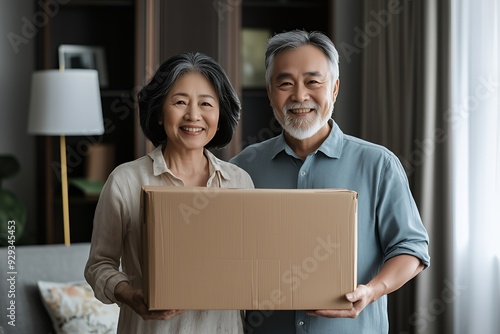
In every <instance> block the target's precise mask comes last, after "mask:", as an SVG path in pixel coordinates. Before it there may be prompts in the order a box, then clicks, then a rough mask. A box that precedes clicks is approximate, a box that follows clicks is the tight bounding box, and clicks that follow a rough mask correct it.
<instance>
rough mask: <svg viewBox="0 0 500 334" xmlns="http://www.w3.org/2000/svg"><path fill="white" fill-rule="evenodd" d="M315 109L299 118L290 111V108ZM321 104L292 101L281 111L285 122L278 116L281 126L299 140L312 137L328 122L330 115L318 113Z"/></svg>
mask: <svg viewBox="0 0 500 334" xmlns="http://www.w3.org/2000/svg"><path fill="white" fill-rule="evenodd" d="M300 108H307V109H314V110H315V111H314V112H311V114H309V115H308V117H307V118H305V119H297V118H295V117H294V116H293V115H290V114H291V113H290V112H288V110H290V109H300ZM319 108H320V107H319V105H317V104H316V103H290V104H286V105H285V106H283V109H282V110H281V113H282V114H283V115H284V122H282V121H281V120H280V119H279V118H278V117H276V119H277V120H278V121H279V123H280V125H281V127H282V128H283V129H284V130H285V131H286V132H287V133H288V134H289V135H290V136H292V137H293V138H295V139H298V140H304V139H307V138H311V137H312V136H314V135H315V134H316V133H318V131H319V130H320V129H321V128H322V127H323V126H324V125H325V124H326V123H327V122H328V120H329V119H330V116H326V117H321V115H320V114H319V113H318V110H319ZM273 110H274V112H275V113H276V112H277V111H276V109H274V108H273ZM282 123H284V124H282Z"/></svg>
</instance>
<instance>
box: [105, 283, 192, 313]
mask: <svg viewBox="0 0 500 334" xmlns="http://www.w3.org/2000/svg"><path fill="white" fill-rule="evenodd" d="M115 297H116V299H117V300H118V301H120V302H122V303H124V304H127V305H128V306H130V308H131V309H133V310H134V311H135V313H137V314H138V315H140V316H141V317H142V319H143V320H167V319H171V318H173V317H175V316H177V315H179V314H181V313H183V312H185V310H162V311H149V310H148V307H147V305H146V303H145V302H144V294H143V293H142V290H135V289H134V288H132V286H131V285H130V284H129V283H128V282H125V281H124V282H120V283H118V284H117V285H116V287H115Z"/></svg>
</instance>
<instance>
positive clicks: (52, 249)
mask: <svg viewBox="0 0 500 334" xmlns="http://www.w3.org/2000/svg"><path fill="white" fill-rule="evenodd" d="M89 249H90V244H89V243H76V244H71V245H70V246H69V247H66V246H65V245H62V244H55V245H33V246H16V247H15V249H11V253H10V254H9V249H8V248H7V247H2V248H0V270H1V272H2V274H1V276H2V279H1V280H0V287H1V289H0V291H1V292H0V293H1V296H0V310H1V311H0V313H1V316H0V333H1V334H3V333H43V334H45V333H57V330H56V326H57V325H55V324H54V321H55V320H54V314H53V313H49V312H48V310H47V299H46V298H42V293H41V291H43V290H42V289H41V288H40V287H41V286H40V285H39V281H45V282H51V283H50V284H57V283H58V282H59V283H65V284H66V283H72V282H80V284H86V282H84V280H85V279H84V276H83V271H84V267H85V263H86V261H87V258H88V255H89ZM12 251H13V252H12ZM9 255H11V256H12V255H15V258H13V257H10V258H9ZM9 259H10V260H14V261H15V264H14V263H12V262H11V263H10V264H9V262H8V260H9ZM9 265H15V267H10V266H9ZM87 285H88V284H87ZM88 290H89V291H90V292H89V293H92V292H91V290H90V287H88ZM92 298H93V294H92ZM94 299H95V298H94ZM95 301H97V300H96V299H95ZM13 302H14V305H15V309H13V307H12V303H13ZM99 303H100V302H99ZM113 306H114V307H117V306H116V305H113ZM116 314H117V313H116ZM13 316H14V317H15V318H14V317H13ZM13 319H15V322H12V320H13ZM9 322H10V324H9ZM12 324H15V327H14V326H12ZM68 332H70V330H68Z"/></svg>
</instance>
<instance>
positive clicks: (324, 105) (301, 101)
mask: <svg viewBox="0 0 500 334" xmlns="http://www.w3.org/2000/svg"><path fill="white" fill-rule="evenodd" d="M266 86H267V93H268V97H269V100H270V102H271V106H272V108H273V111H274V115H275V117H276V119H277V120H278V122H279V123H280V124H281V126H282V128H283V132H282V134H280V135H278V136H276V137H274V138H271V139H269V140H267V141H264V142H262V143H258V144H254V145H252V146H249V147H247V148H246V149H245V150H243V151H242V152H241V153H240V154H238V155H237V156H236V157H234V158H233V159H231V162H233V163H235V164H236V165H238V166H240V167H242V168H243V169H244V170H246V171H247V172H248V173H249V174H250V176H251V177H252V179H253V182H254V184H255V187H256V188H289V189H292V188H345V189H350V190H354V191H356V192H357V193H358V196H359V197H358V277H357V280H358V283H359V285H358V286H357V288H356V289H355V290H354V291H352V292H349V293H347V294H346V296H345V298H346V299H347V300H349V301H351V302H352V303H353V307H352V309H349V310H296V311H274V312H270V311H267V312H262V314H261V315H259V316H257V315H256V314H255V313H254V312H259V311H250V312H247V318H246V323H247V331H248V332H249V333H272V334H276V333H321V334H325V333H336V334H343V333H355V334H360V333H363V334H367V333H377V334H380V333H388V331H389V325H388V316H387V294H389V293H391V292H393V291H395V290H397V289H399V288H400V287H401V286H402V285H404V284H405V283H406V282H407V281H409V280H410V279H412V278H413V277H414V276H416V275H417V274H418V273H419V272H421V271H422V270H423V269H424V268H426V267H427V266H429V263H430V258H429V253H428V243H429V239H428V235H427V232H426V230H425V228H424V226H423V224H422V221H421V219H420V215H419V212H418V209H417V207H416V205H415V202H414V199H413V196H412V194H411V192H410V189H409V186H408V180H407V177H406V174H405V171H404V169H403V168H402V165H401V163H400V162H399V160H398V158H397V157H396V156H395V155H394V154H393V153H391V152H390V151H389V150H388V149H386V148H384V147H382V146H379V145H376V144H373V143H369V142H366V141H363V140H361V139H359V138H355V137H352V136H349V135H346V134H344V133H343V132H342V131H341V130H340V128H339V126H338V125H337V124H336V123H335V121H334V120H333V119H332V115H333V107H334V103H335V100H336V97H337V94H338V92H339V68H338V53H337V51H336V49H335V46H334V45H333V43H332V42H331V41H330V39H329V38H328V37H326V36H325V35H324V34H322V33H319V32H311V33H308V32H305V31H300V30H295V31H289V32H284V33H280V34H277V35H275V36H273V37H272V38H270V39H269V41H268V45H267V50H266ZM305 209H307V208H305ZM326 209H327V208H325V210H326ZM304 224H307V222H304Z"/></svg>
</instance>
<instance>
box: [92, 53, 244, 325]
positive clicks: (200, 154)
mask: <svg viewBox="0 0 500 334" xmlns="http://www.w3.org/2000/svg"><path fill="white" fill-rule="evenodd" d="M138 98H139V110H140V123H141V127H142V130H143V132H144V134H145V135H146V137H147V138H148V139H149V140H151V142H152V143H153V144H154V146H156V148H155V149H154V150H153V151H152V152H150V153H149V154H147V155H146V156H144V157H141V158H139V159H137V160H135V161H132V162H128V163H125V164H122V165H120V166H118V167H117V168H116V169H115V170H114V171H113V172H112V173H111V174H110V176H109V178H108V180H107V181H106V184H105V185H104V188H103V190H102V193H101V196H100V198H99V202H98V204H97V208H96V212H95V217H94V228H93V234H92V243H91V249H90V254H89V259H88V262H87V265H86V267H85V277H86V280H87V281H88V282H89V284H90V285H91V286H92V288H93V290H94V292H95V295H96V297H97V298H98V299H99V300H101V301H102V302H103V303H108V304H109V303H117V304H118V305H120V319H119V322H118V332H119V333H148V334H150V333H239V332H240V333H242V322H241V318H240V313H239V311H215V310H201V311H200V310H165V311H149V310H148V309H147V306H146V304H145V302H144V296H143V293H142V290H141V289H142V274H143V273H142V270H143V263H142V245H141V233H140V223H139V210H140V193H141V186H143V185H163V186H206V187H221V188H253V183H252V180H251V178H250V176H249V175H248V174H247V173H246V172H245V171H243V170H242V169H240V168H239V167H237V166H235V165H232V164H229V163H227V162H224V161H221V160H219V159H217V158H216V157H215V156H214V155H213V154H212V153H211V152H210V151H209V150H208V149H209V148H220V147H224V146H225V145H227V144H228V143H229V142H230V140H231V138H232V135H233V133H234V130H235V127H236V125H237V122H238V119H239V113H240V102H239V99H238V97H237V95H236V92H235V90H234V88H233V87H232V86H231V84H230V82H229V80H228V78H227V76H226V75H225V73H224V71H223V70H222V68H221V67H220V65H218V64H217V63H216V62H215V61H214V60H213V59H212V58H210V57H208V56H206V55H203V54H200V53H196V54H192V53H182V54H179V55H176V56H173V57H172V58H170V59H168V60H167V61H166V62H165V63H164V64H162V65H161V67H160V68H159V69H158V71H157V72H156V73H155V75H154V76H153V78H152V79H151V81H150V82H149V83H148V84H147V85H146V86H145V87H144V88H143V89H142V90H141V91H140V92H139V95H138ZM120 261H121V262H120ZM120 264H121V268H120Z"/></svg>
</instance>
